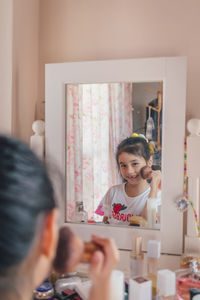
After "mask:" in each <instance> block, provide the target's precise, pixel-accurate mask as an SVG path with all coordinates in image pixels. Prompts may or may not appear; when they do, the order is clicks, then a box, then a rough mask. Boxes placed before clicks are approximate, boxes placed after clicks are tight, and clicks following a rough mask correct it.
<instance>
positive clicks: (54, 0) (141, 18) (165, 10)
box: [39, 0, 200, 118]
mask: <svg viewBox="0 0 200 300" xmlns="http://www.w3.org/2000/svg"><path fill="white" fill-rule="evenodd" d="M199 12H200V1H199V0H190V1H188V0H173V1H172V0H170V1H160V0H101V1H99V0H82V1H80V0H42V1H40V55H39V58H40V71H39V100H40V101H42V100H44V65H45V63H55V62H68V61H86V60H104V59H121V58H139V57H155V56H187V57H188V80H187V118H191V117H197V118H200V101H199V82H198V80H199V78H200V35H199V28H200V18H199Z"/></svg>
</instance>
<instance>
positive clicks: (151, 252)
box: [147, 240, 161, 258]
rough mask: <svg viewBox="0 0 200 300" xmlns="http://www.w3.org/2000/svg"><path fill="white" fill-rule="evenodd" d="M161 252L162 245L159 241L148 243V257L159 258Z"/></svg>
mask: <svg viewBox="0 0 200 300" xmlns="http://www.w3.org/2000/svg"><path fill="white" fill-rule="evenodd" d="M160 252H161V243H160V241H157V240H150V241H148V243H147V257H149V258H159V257H160Z"/></svg>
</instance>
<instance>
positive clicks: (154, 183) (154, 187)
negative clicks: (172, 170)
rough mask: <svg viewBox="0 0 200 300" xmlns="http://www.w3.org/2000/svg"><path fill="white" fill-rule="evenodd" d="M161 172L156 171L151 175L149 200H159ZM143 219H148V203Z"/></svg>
mask: <svg viewBox="0 0 200 300" xmlns="http://www.w3.org/2000/svg"><path fill="white" fill-rule="evenodd" d="M161 175H162V174H161V171H160V170H156V171H153V170H152V173H151V178H152V179H151V183H150V188H151V189H150V193H149V196H148V198H157V193H158V187H159V184H160V181H161ZM142 217H143V218H144V219H145V220H147V219H148V214H147V202H146V204H145V207H144V209H143V212H142Z"/></svg>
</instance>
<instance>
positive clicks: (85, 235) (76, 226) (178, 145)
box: [45, 57, 186, 254]
mask: <svg viewBox="0 0 200 300" xmlns="http://www.w3.org/2000/svg"><path fill="white" fill-rule="evenodd" d="M45 69H46V70H45V101H46V103H45V147H46V148H45V149H46V159H47V160H48V161H52V160H53V162H54V164H56V165H57V166H58V168H59V169H60V170H61V172H62V173H63V176H64V178H66V163H67V162H66V107H65V106H66V86H67V85H70V84H80V83H86V84H94V83H97V84H99V83H120V82H128V83H129V82H131V83H134V84H138V83H158V82H162V85H163V101H162V208H161V224H160V230H152V229H151V228H141V229H138V227H135V226H128V225H127V226H126V225H123V226H118V225H110V226H107V225H104V224H99V223H95V224H94V225H93V224H89V223H84V224H82V223H68V226H70V227H71V228H72V230H73V231H74V232H75V233H76V234H78V235H80V236H81V238H82V239H83V240H86V241H88V240H90V238H91V234H92V233H94V232H95V233H96V234H99V235H102V236H106V237H112V238H113V239H114V240H115V242H116V244H117V246H118V248H120V249H125V250H130V249H131V240H132V236H133V235H134V234H139V235H140V236H142V237H143V241H144V243H143V250H145V249H146V245H147V241H148V240H149V239H158V240H160V241H161V245H162V246H161V247H162V253H169V254H181V253H182V249H183V216H182V214H180V213H179V212H178V211H177V209H176V206H175V205H174V201H175V200H176V199H177V198H178V197H180V196H182V194H183V168H184V146H183V145H184V136H185V99H186V58H185V57H159V58H141V59H124V60H123V59H122V60H108V61H89V62H73V63H55V64H47V65H46V66H45ZM66 191H67V190H66ZM71 197H73V196H71ZM63 205H64V206H66V201H65V199H63ZM63 211H64V212H66V209H63ZM62 221H63V223H64V222H66V215H65V216H63V218H62ZM174 228H176V230H174Z"/></svg>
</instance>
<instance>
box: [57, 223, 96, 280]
mask: <svg viewBox="0 0 200 300" xmlns="http://www.w3.org/2000/svg"><path fill="white" fill-rule="evenodd" d="M97 250H100V251H102V248H101V246H99V245H97V244H95V243H94V242H92V241H91V242H85V243H83V242H82V241H81V240H80V239H79V238H78V236H76V235H75V234H74V233H73V232H72V231H71V229H70V228H69V227H67V226H63V227H61V228H60V231H59V239H58V246H57V251H56V257H55V259H54V262H53V268H54V270H55V271H56V272H57V273H60V274H65V273H67V272H69V271H71V270H73V268H74V267H75V266H76V265H77V264H78V263H89V262H90V259H91V257H92V255H93V253H94V252H95V251H97Z"/></svg>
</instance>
